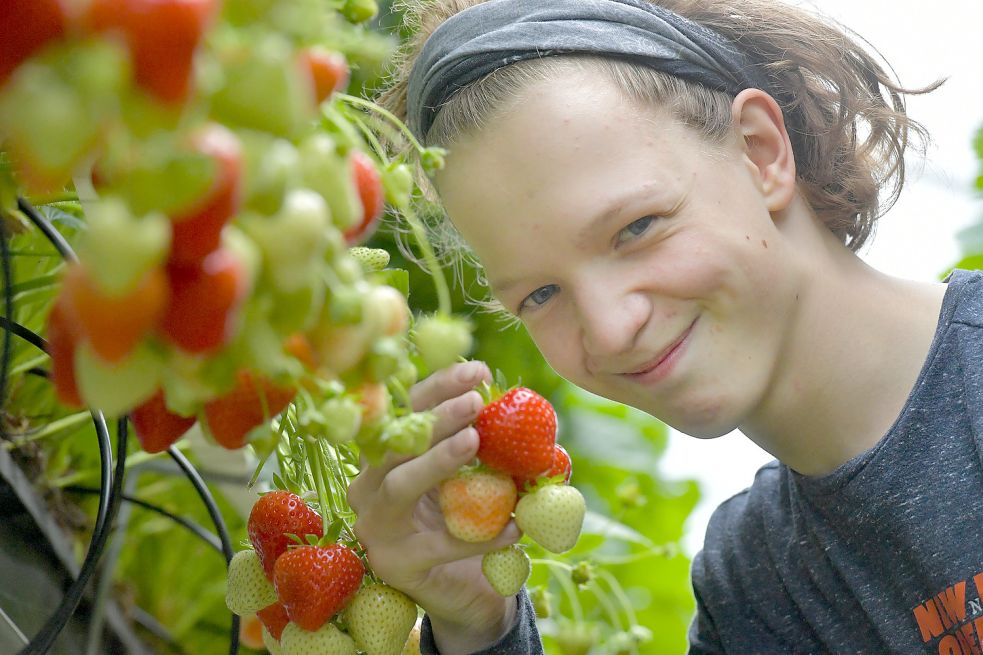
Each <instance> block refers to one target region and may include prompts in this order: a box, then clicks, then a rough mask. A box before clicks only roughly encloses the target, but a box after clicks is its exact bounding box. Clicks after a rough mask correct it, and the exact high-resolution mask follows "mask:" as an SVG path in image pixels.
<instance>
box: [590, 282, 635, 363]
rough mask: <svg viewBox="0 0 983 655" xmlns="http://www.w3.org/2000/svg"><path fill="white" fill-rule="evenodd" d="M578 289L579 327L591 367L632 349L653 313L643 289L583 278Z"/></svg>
mask: <svg viewBox="0 0 983 655" xmlns="http://www.w3.org/2000/svg"><path fill="white" fill-rule="evenodd" d="M578 287H579V288H578V289H577V291H576V292H575V304H576V315H577V322H578V327H579V329H580V335H581V341H582V343H583V348H584V352H585V353H586V355H587V357H588V359H589V366H590V367H591V369H593V370H596V369H597V368H603V367H604V365H605V362H606V360H610V359H613V358H616V357H619V356H620V355H622V354H624V353H626V352H630V351H631V350H632V349H633V348H634V346H635V342H636V340H637V339H638V335H639V334H641V332H642V331H643V328H644V327H645V324H646V323H647V321H648V319H649V316H651V313H652V312H651V304H650V303H649V301H648V299H647V298H646V296H645V295H644V294H642V293H639V292H637V291H634V290H632V289H631V288H627V287H623V286H618V285H617V284H612V281H611V280H601V279H594V280H588V281H584V282H582V283H581V284H580V285H578Z"/></svg>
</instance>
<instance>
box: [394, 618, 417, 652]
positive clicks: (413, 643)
mask: <svg viewBox="0 0 983 655" xmlns="http://www.w3.org/2000/svg"><path fill="white" fill-rule="evenodd" d="M399 655H420V619H417V621H416V623H415V624H414V625H413V629H412V630H410V636H409V637H407V638H406V643H405V644H403V650H402V652H401V653H400V654H399Z"/></svg>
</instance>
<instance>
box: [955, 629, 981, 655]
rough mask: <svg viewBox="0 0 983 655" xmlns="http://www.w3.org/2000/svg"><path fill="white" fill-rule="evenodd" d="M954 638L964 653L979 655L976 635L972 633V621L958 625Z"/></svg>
mask: <svg viewBox="0 0 983 655" xmlns="http://www.w3.org/2000/svg"><path fill="white" fill-rule="evenodd" d="M956 639H957V640H959V645H960V646H962V649H963V652H964V653H968V654H969V655H980V647H979V643H978V642H977V641H976V635H975V634H973V624H972V623H965V624H963V625H961V626H959V630H958V631H957V632H956Z"/></svg>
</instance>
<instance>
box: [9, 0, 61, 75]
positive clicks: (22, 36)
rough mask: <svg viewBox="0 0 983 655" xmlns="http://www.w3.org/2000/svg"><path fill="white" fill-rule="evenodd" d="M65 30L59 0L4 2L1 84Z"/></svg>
mask: <svg viewBox="0 0 983 655" xmlns="http://www.w3.org/2000/svg"><path fill="white" fill-rule="evenodd" d="M64 33H65V8H64V7H63V6H62V4H61V2H59V1H58V0H3V2H0V86H2V85H3V83H4V82H5V81H6V80H7V78H8V77H9V76H10V74H11V73H13V72H14V69H16V68H17V66H19V65H20V63H21V62H22V61H24V60H25V59H27V58H28V57H30V56H31V55H32V54H34V53H35V52H36V51H38V50H40V49H41V48H43V47H44V46H45V45H46V44H47V43H48V41H52V40H54V39H57V38H60V37H61V36H62V35H63V34H64Z"/></svg>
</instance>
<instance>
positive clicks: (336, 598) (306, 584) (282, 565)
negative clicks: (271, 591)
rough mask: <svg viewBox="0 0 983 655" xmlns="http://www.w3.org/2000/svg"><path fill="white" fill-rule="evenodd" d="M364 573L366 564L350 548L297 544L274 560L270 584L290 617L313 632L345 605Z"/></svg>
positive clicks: (353, 594)
mask: <svg viewBox="0 0 983 655" xmlns="http://www.w3.org/2000/svg"><path fill="white" fill-rule="evenodd" d="M364 575H365V566H364V565H363V564H362V560H361V559H359V557H358V555H357V554H355V551H353V550H352V549H351V548H348V547H346V546H342V545H340V544H332V545H330V546H300V547H298V548H292V549H290V550H288V551H287V552H286V553H284V554H283V555H281V556H280V557H279V558H278V559H277V561H276V566H274V567H273V586H274V587H276V593H277V595H278V596H279V597H280V602H281V603H283V607H284V608H285V609H286V610H287V616H289V617H290V620H291V621H292V622H294V623H296V624H297V625H298V626H300V627H301V628H303V629H304V630H310V631H314V630H317V629H318V628H320V627H321V626H322V625H324V624H325V623H326V622H327V621H329V620H330V619H331V617H333V616H334V615H335V614H337V613H338V612H340V611H341V610H342V609H343V608H344V607H345V605H347V604H348V602H349V601H350V600H351V599H352V597H354V596H355V593H356V592H357V591H358V588H359V587H360V586H361V584H362V577H363V576H364Z"/></svg>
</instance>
